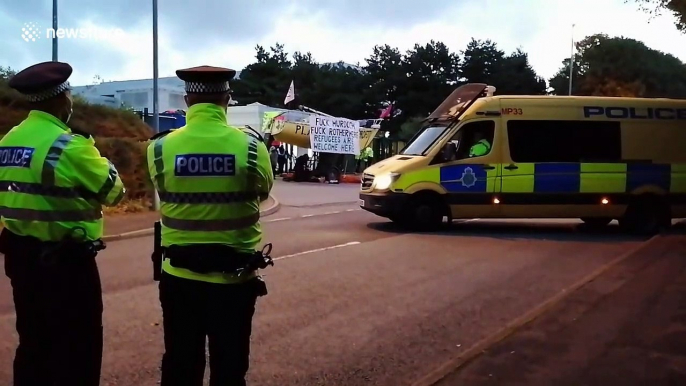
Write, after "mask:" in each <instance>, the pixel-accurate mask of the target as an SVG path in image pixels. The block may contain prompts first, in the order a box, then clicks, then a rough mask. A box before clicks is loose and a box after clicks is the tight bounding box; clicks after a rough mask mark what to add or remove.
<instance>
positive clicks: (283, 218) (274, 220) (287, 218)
mask: <svg viewBox="0 0 686 386" xmlns="http://www.w3.org/2000/svg"><path fill="white" fill-rule="evenodd" d="M292 218H293V217H281V218H275V219H273V220H266V221H265V222H277V221H284V220H290V219H292Z"/></svg>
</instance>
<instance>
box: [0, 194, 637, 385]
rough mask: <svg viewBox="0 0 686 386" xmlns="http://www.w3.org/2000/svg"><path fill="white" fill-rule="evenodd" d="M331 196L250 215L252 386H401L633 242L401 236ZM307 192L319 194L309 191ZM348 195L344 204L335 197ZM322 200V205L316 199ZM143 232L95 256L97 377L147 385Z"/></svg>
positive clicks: (151, 338)
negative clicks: (258, 221)
mask: <svg viewBox="0 0 686 386" xmlns="http://www.w3.org/2000/svg"><path fill="white" fill-rule="evenodd" d="M329 188H330V190H329V191H327V190H326V188H321V190H317V192H321V194H322V195H330V196H332V197H335V200H334V201H335V202H338V204H332V203H331V202H332V201H331V200H329V202H328V203H327V202H313V203H312V202H310V203H308V201H307V200H304V199H302V198H297V199H292V200H291V199H289V200H285V201H284V200H283V199H282V200H281V201H282V209H281V210H280V211H279V212H277V213H275V214H274V215H272V216H269V217H266V218H265V219H263V221H264V229H265V235H266V238H265V240H266V241H268V242H271V243H273V245H274V251H273V253H272V255H273V256H275V257H278V258H279V259H278V260H277V261H276V263H275V264H276V265H275V267H270V268H268V269H267V270H266V271H265V272H264V273H265V279H266V281H267V283H268V286H269V291H270V294H269V295H268V296H267V297H264V298H261V299H260V300H259V301H258V307H257V313H256V317H255V323H254V333H253V346H252V362H251V363H252V365H251V366H252V367H251V370H250V374H249V380H250V381H251V382H252V383H253V384H259V385H280V386H283V385H345V386H354V385H394V386H395V385H409V384H411V383H412V381H413V380H416V379H418V378H421V377H422V376H423V375H424V374H425V373H427V372H429V371H431V370H432V369H433V368H435V367H436V366H437V365H438V364H440V363H442V362H444V361H446V360H447V359H449V358H451V357H453V356H455V355H456V354H458V353H460V352H461V351H462V350H464V349H465V348H467V347H469V346H470V345H472V344H474V343H475V342H477V341H478V340H480V339H481V338H483V337H485V336H487V335H490V334H492V333H493V332H495V331H497V330H498V329H500V328H501V327H502V326H503V325H504V324H505V323H507V322H508V321H510V320H512V319H514V318H516V317H518V316H519V315H521V314H523V313H525V312H526V311H528V310H529V309H531V308H532V307H534V306H536V305H538V304H540V303H541V302H543V301H545V300H546V299H547V298H549V297H551V296H553V295H554V294H556V293H558V292H559V291H560V290H562V289H564V288H566V287H567V286H569V285H571V284H572V283H573V282H575V281H577V280H579V279H580V278H582V277H584V276H585V275H587V274H588V273H589V272H591V271H593V270H595V269H596V268H598V267H600V266H602V265H603V264H605V263H607V262H609V261H611V260H613V259H614V258H616V257H617V256H619V255H621V254H623V253H625V252H626V251H628V250H630V249H632V248H635V247H636V246H637V245H639V244H640V243H641V240H637V239H633V238H629V237H626V236H621V235H619V234H618V232H617V231H616V229H615V228H613V227H610V228H608V230H607V231H604V232H603V233H601V234H598V233H595V234H593V233H589V232H586V231H583V229H582V228H579V227H578V223H576V222H564V221H486V220H476V221H470V222H463V223H457V224H453V225H452V226H451V227H449V228H448V229H447V230H446V231H445V232H442V233H439V234H405V233H402V232H400V231H398V230H397V229H395V228H394V227H393V226H392V224H390V223H388V222H386V221H385V220H384V219H381V218H379V217H376V216H374V215H371V214H369V213H366V212H364V211H360V210H359V208H358V207H357V206H356V204H354V203H353V202H354V201H355V198H356V197H355V196H354V195H351V194H350V193H340V192H341V191H344V192H356V187H346V188H339V189H338V190H335V192H338V193H336V194H339V195H341V197H343V199H341V198H340V197H338V196H336V194H333V193H330V192H334V190H333V189H336V187H329ZM316 189H320V187H317V188H316ZM348 196H350V199H347V200H346V199H345V198H346V197H348ZM323 201H325V200H323ZM151 249H152V239H151V238H150V237H145V238H138V239H131V240H125V241H119V242H112V243H110V244H109V245H108V248H107V250H105V251H104V253H102V255H101V256H99V257H98V259H99V264H100V271H101V275H102V280H103V287H104V302H105V340H106V343H105V353H104V362H103V382H102V385H126V386H136V385H152V384H155V383H156V381H157V380H158V377H159V373H158V368H159V363H160V360H161V355H162V330H161V325H160V323H161V312H160V307H159V302H158V298H157V295H158V293H157V285H156V284H155V283H154V282H153V281H152V279H151V274H150V270H151V264H150V260H149V256H150V252H151ZM14 322H15V316H14V310H13V306H12V302H11V289H10V287H9V283H8V280H7V278H6V277H4V276H2V278H0V384H9V383H10V379H11V360H12V357H13V350H14V347H15V345H16V335H15V332H14Z"/></svg>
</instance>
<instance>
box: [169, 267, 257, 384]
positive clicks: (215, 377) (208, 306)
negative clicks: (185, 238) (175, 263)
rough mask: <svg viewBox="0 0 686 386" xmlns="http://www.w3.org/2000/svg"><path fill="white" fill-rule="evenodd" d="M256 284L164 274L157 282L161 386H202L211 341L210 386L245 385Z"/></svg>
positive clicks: (252, 281) (253, 281) (252, 282)
mask: <svg viewBox="0 0 686 386" xmlns="http://www.w3.org/2000/svg"><path fill="white" fill-rule="evenodd" d="M259 284H260V283H259V281H258V279H254V280H251V281H249V282H247V283H244V284H213V283H205V282H201V281H195V280H187V279H182V278H178V277H175V276H172V275H169V274H166V273H163V274H162V278H161V280H160V287H159V288H160V303H161V305H162V315H163V318H164V320H163V325H164V348H165V352H164V356H163V357H162V382H161V386H202V384H203V377H204V373H205V342H206V340H205V339H206V338H207V340H208V341H209V354H210V386H243V385H246V382H245V375H246V373H247V372H248V368H249V356H250V334H251V332H252V318H253V315H254V313H255V304H256V301H257V296H258V290H257V286H258V285H259Z"/></svg>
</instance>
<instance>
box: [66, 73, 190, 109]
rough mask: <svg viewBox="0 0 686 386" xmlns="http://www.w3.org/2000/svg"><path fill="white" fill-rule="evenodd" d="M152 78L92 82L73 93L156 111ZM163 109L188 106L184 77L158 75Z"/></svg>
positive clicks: (105, 102) (114, 104)
mask: <svg viewBox="0 0 686 386" xmlns="http://www.w3.org/2000/svg"><path fill="white" fill-rule="evenodd" d="M152 86H153V82H152V79H139V80H122V81H116V82H103V83H100V84H93V85H88V86H75V87H74V88H73V90H72V94H74V95H78V96H79V97H81V98H83V99H85V100H86V101H87V102H89V103H93V104H100V105H105V106H111V107H129V108H132V109H134V110H138V111H143V110H145V109H146V108H147V109H148V110H149V111H152V107H153V100H152V97H153V87H152ZM158 91H159V106H158V107H159V111H160V112H162V111H167V110H185V109H186V103H185V102H184V100H183V96H184V95H185V91H184V84H183V81H181V79H179V78H177V77H175V76H169V77H164V78H159V79H158Z"/></svg>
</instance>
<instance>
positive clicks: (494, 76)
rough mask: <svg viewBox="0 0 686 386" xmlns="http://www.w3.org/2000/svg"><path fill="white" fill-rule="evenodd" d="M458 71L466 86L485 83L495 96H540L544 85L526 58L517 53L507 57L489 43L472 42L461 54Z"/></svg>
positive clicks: (544, 88)
mask: <svg viewBox="0 0 686 386" xmlns="http://www.w3.org/2000/svg"><path fill="white" fill-rule="evenodd" d="M462 54H463V56H464V58H463V60H462V66H461V68H460V71H461V74H462V78H463V79H464V80H465V81H466V82H467V83H486V84H490V85H493V86H495V88H496V91H497V93H498V94H509V95H541V94H545V93H546V89H547V86H546V82H545V80H544V79H543V78H541V77H540V76H538V75H537V74H536V71H534V69H533V68H532V67H531V65H530V64H529V56H528V55H527V54H526V53H525V52H524V51H522V50H521V49H517V50H516V51H515V52H513V53H512V54H510V55H505V53H504V52H503V51H501V50H499V49H498V47H497V45H496V44H495V43H494V42H492V41H490V40H485V41H481V40H475V39H472V40H471V41H470V42H469V44H467V48H466V49H465V50H464V51H463V52H462Z"/></svg>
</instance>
